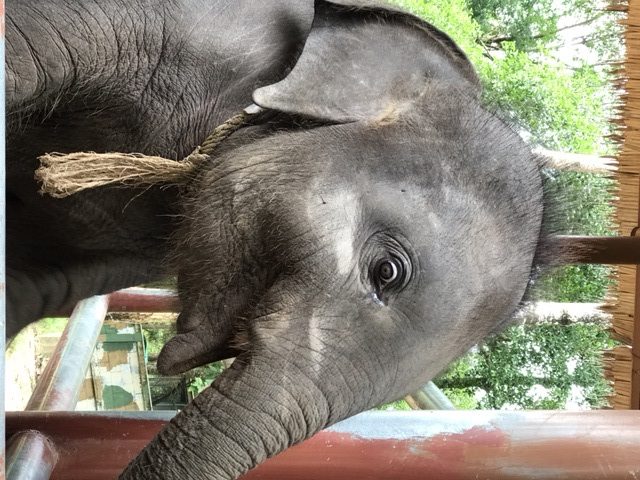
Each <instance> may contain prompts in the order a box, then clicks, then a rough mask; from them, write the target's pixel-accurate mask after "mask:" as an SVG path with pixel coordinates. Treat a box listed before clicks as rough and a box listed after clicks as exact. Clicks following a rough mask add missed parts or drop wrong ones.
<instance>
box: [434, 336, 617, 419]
mask: <svg viewBox="0 0 640 480" xmlns="http://www.w3.org/2000/svg"><path fill="white" fill-rule="evenodd" d="M612 345H613V342H612V340H611V339H610V337H609V334H608V332H607V331H606V328H603V327H602V326H601V325H599V324H597V323H575V324H571V325H564V324H562V323H548V324H538V325H526V326H525V325H520V326H514V327H511V328H509V329H508V330H506V331H505V332H504V333H502V334H500V335H498V336H495V337H494V338H492V339H491V340H489V341H488V342H487V343H486V344H484V345H482V346H481V347H479V348H478V349H476V350H474V351H472V352H471V353H470V354H468V355H467V356H466V357H464V358H462V359H460V360H458V361H457V362H456V363H455V364H453V365H452V366H451V367H450V368H449V369H448V370H447V372H445V373H444V374H443V375H441V376H440V377H439V378H437V379H436V380H435V383H436V384H437V385H438V386H439V387H440V388H442V389H443V390H444V392H445V393H446V394H447V396H449V398H451V399H452V401H453V402H454V404H457V406H459V407H466V408H469V406H472V407H475V408H489V409H498V408H505V407H508V408H526V409H556V408H564V407H565V406H566V404H567V402H572V403H574V405H573V406H574V407H579V408H580V407H581V408H589V407H594V408H597V407H601V406H603V405H605V404H606V397H607V395H608V393H609V386H608V384H607V382H606V381H605V380H604V378H602V372H601V368H602V366H601V356H600V352H601V351H602V350H603V349H605V348H610V347H611V346H612ZM479 392H480V393H481V395H478V393H479Z"/></svg>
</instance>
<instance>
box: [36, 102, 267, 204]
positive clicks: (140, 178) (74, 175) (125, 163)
mask: <svg viewBox="0 0 640 480" xmlns="http://www.w3.org/2000/svg"><path fill="white" fill-rule="evenodd" d="M261 112H262V109H261V108H260V107H258V106H256V105H252V106H250V107H248V108H246V109H244V110H243V111H242V112H241V113H239V114H237V115H234V116H233V117H231V118H230V119H229V120H227V121H226V122H224V123H223V124H221V125H219V126H218V127H216V128H215V129H214V130H213V132H211V135H209V136H208V137H207V138H206V140H205V141H204V142H202V145H201V146H200V147H198V148H196V149H195V150H194V151H193V152H192V153H191V154H190V155H188V156H187V157H186V158H184V159H183V160H180V161H176V160H170V159H167V158H163V157H156V156H149V155H143V154H141V153H115V152H114V153H95V152H76V153H68V154H64V153H48V154H46V155H42V156H41V157H38V160H40V167H39V168H38V169H37V170H36V171H35V178H36V180H37V181H38V182H40V184H41V187H40V193H42V194H47V195H50V196H52V197H55V198H64V197H68V196H70V195H73V194H75V193H78V192H81V191H83V190H87V189H90V188H96V187H101V186H105V185H123V186H149V185H155V184H160V183H164V184H175V185H182V184H186V183H188V182H189V181H191V180H192V178H193V176H194V172H195V171H196V170H197V169H198V167H199V166H200V165H201V164H202V163H203V162H205V161H206V160H207V159H208V158H209V155H211V153H213V151H214V150H215V149H216V147H217V146H218V145H220V144H221V143H222V142H223V141H224V140H225V139H226V138H227V137H228V136H229V135H231V134H232V133H233V132H235V131H237V130H238V129H240V128H241V127H242V126H243V125H245V124H246V122H247V120H248V119H249V117H251V116H253V115H256V114H258V113H261Z"/></svg>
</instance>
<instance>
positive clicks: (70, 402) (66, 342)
mask: <svg viewBox="0 0 640 480" xmlns="http://www.w3.org/2000/svg"><path fill="white" fill-rule="evenodd" d="M108 306H109V297H108V296H97V297H92V298H88V299H86V300H83V301H81V302H79V303H78V304H77V305H76V308H75V309H74V310H73V314H72V315H71V318H70V319H69V322H67V326H66V327H65V329H64V331H63V332H62V336H61V337H60V340H59V341H58V344H57V345H56V349H55V350H54V352H53V354H52V355H51V358H50V359H49V362H48V363H47V366H46V368H45V370H44V372H42V375H41V376H40V378H39V380H38V383H37V385H36V388H35V389H34V391H33V393H32V394H31V398H30V399H29V402H28V403H27V410H49V411H50V410H73V409H74V408H75V406H76V402H77V400H78V393H79V391H80V387H81V386H82V382H83V381H84V377H85V373H86V371H87V367H88V366H89V362H90V360H91V355H92V354H93V349H94V348H95V344H96V341H97V339H98V335H100V329H101V327H102V322H103V321H104V317H105V315H106V314H107V309H108ZM30 430H38V432H33V431H30ZM13 433H15V434H13ZM41 433H42V432H41V429H40V428H39V426H34V427H32V428H31V429H26V430H21V431H15V432H12V436H9V437H8V438H9V441H8V450H7V478H8V479H10V480H41V479H47V478H49V474H50V473H51V471H52V470H53V467H54V466H55V464H56V460H57V453H56V448H55V444H54V443H52V441H51V440H49V439H48V438H47V436H46V434H45V435H41ZM47 471H48V472H49V474H47V473H46V472H47Z"/></svg>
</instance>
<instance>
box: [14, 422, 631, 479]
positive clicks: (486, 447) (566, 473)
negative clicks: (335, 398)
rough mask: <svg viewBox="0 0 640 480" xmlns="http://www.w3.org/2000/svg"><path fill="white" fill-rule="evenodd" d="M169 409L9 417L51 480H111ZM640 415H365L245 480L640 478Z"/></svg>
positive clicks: (260, 468)
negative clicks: (41, 452) (42, 459)
mask: <svg viewBox="0 0 640 480" xmlns="http://www.w3.org/2000/svg"><path fill="white" fill-rule="evenodd" d="M170 417H171V414H170V412H166V413H160V412H145V413H142V412H141V413H124V412H110V413H79V412H78V413H66V412H15V413H9V414H8V415H7V430H8V432H9V433H13V432H16V431H22V430H28V429H38V430H39V431H40V432H42V433H43V434H44V435H46V436H47V437H49V438H51V439H52V440H53V441H54V442H55V444H56V446H57V449H58V453H59V456H60V458H59V460H58V464H57V465H56V467H55V470H54V472H53V476H52V477H51V478H52V479H54V480H107V479H109V480H111V479H114V478H116V477H117V475H118V473H119V472H120V471H121V470H122V469H123V468H124V466H125V465H126V464H127V463H128V462H129V461H130V460H131V459H132V458H133V457H134V456H135V455H136V454H137V453H138V452H139V451H140V450H141V449H142V448H143V447H144V446H145V445H146V444H147V442H149V441H150V440H151V438H152V437H153V436H154V435H155V434H156V433H157V432H158V431H159V430H160V428H162V426H163V425H164V424H165V422H167V421H168V420H169V419H170ZM639 449H640V415H638V414H637V412H631V411H613V410H607V411H590V412H548V411H547V412H545V411H529V412H502V411H438V412H369V413H365V414H361V415H358V416H356V417H353V418H351V419H349V420H346V421H344V422H342V423H339V424H338V425H336V426H335V427H333V428H330V429H328V430H325V431H323V432H321V433H319V434H318V435H316V436H314V437H312V438H311V439H309V440H307V441H306V442H304V443H302V444H300V445H298V446H296V447H293V448H291V449H289V450H287V451H285V452H284V453H282V454H280V455H278V456H277V457H274V458H272V459H270V460H268V461H267V462H265V463H264V464H262V465H260V466H258V467H257V468H256V469H255V470H253V471H251V472H250V473H248V474H247V475H245V476H244V477H243V479H244V480H276V479H277V480H294V479H295V480H299V479H301V478H303V479H305V480H326V479H332V480H354V479H365V478H366V479H367V480H390V479H394V480H395V479H402V480H424V479H426V478H428V479H429V480H440V479H442V480H457V479H475V478H480V479H492V480H502V479H510V480H516V479H531V478H562V479H567V480H574V479H575V480H578V479H579V480H591V479H608V480H614V479H615V480H619V479H626V478H637V477H638V476H640V455H638V451H639Z"/></svg>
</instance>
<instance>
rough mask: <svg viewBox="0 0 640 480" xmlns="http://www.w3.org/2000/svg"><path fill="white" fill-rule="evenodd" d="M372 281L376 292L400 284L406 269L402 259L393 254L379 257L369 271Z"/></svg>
mask: <svg viewBox="0 0 640 480" xmlns="http://www.w3.org/2000/svg"><path fill="white" fill-rule="evenodd" d="M371 276H372V280H373V283H374V285H375V287H376V290H377V291H378V292H382V291H383V290H388V289H390V288H394V287H398V286H399V285H402V283H403V282H404V279H405V276H406V269H405V266H404V263H403V262H402V260H400V259H399V258H397V257H395V256H389V257H385V258H381V259H379V260H378V261H377V262H376V263H375V264H374V266H373V269H372V271H371Z"/></svg>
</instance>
